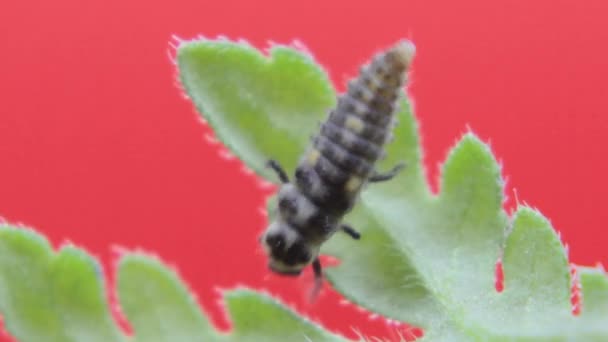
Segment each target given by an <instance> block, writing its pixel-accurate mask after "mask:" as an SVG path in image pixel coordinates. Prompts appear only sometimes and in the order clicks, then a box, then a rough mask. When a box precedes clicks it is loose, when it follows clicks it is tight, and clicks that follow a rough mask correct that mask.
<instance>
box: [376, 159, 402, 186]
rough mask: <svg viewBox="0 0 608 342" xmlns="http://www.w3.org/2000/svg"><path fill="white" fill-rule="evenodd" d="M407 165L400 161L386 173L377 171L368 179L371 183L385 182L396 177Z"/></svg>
mask: <svg viewBox="0 0 608 342" xmlns="http://www.w3.org/2000/svg"><path fill="white" fill-rule="evenodd" d="M404 167H405V164H404V163H399V164H397V165H395V167H393V168H392V169H391V170H390V171H388V172H386V173H378V172H375V173H374V174H373V175H372V176H371V177H369V179H368V181H369V182H370V183H377V182H384V181H387V180H390V179H392V178H393V177H395V176H396V175H397V174H398V173H399V172H400V171H401V170H403V168H404Z"/></svg>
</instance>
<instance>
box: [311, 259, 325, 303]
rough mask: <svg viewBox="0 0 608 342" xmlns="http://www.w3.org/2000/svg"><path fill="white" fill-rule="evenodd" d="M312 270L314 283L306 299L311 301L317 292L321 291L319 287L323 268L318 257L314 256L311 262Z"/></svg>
mask: <svg viewBox="0 0 608 342" xmlns="http://www.w3.org/2000/svg"><path fill="white" fill-rule="evenodd" d="M312 271H313V273H314V275H315V284H314V286H313V288H312V289H311V291H310V293H309V296H308V300H309V301H310V302H311V303H312V302H314V301H315V300H316V299H317V297H318V296H319V292H321V287H322V286H323V269H322V268H321V261H320V260H319V258H315V260H314V261H313V262H312Z"/></svg>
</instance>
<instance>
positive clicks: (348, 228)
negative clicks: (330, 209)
mask: <svg viewBox="0 0 608 342" xmlns="http://www.w3.org/2000/svg"><path fill="white" fill-rule="evenodd" d="M340 229H342V231H343V232H345V233H346V234H348V235H350V237H352V238H353V239H355V240H359V239H360V238H361V233H359V232H358V231H356V230H355V229H353V227H351V226H349V225H347V224H342V225H341V226H340Z"/></svg>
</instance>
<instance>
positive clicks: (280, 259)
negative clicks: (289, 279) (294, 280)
mask: <svg viewBox="0 0 608 342" xmlns="http://www.w3.org/2000/svg"><path fill="white" fill-rule="evenodd" d="M260 240H261V241H260V242H261V243H262V246H263V247H264V250H265V251H266V253H267V254H268V257H269V262H268V267H269V268H270V270H272V271H273V272H275V273H279V274H283V275H293V276H296V275H299V274H300V273H301V272H302V270H303V269H304V267H306V266H307V265H308V264H310V263H311V262H312V260H313V259H314V258H315V257H316V255H317V253H318V249H316V250H315V248H311V245H310V244H309V243H307V241H306V240H305V239H303V238H302V236H301V234H300V233H299V232H298V231H297V230H296V228H295V227H293V226H291V225H290V224H289V223H287V222H285V221H283V220H282V218H281V215H280V214H279V215H278V217H277V220H276V221H274V222H272V223H271V224H270V226H269V227H268V229H267V230H266V232H265V233H264V235H262V237H261V239H260Z"/></svg>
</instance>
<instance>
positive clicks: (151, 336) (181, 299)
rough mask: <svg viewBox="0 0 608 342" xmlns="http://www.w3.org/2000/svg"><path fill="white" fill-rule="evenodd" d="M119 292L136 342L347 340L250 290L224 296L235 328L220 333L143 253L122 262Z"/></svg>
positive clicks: (172, 279)
mask: <svg viewBox="0 0 608 342" xmlns="http://www.w3.org/2000/svg"><path fill="white" fill-rule="evenodd" d="M118 291H119V296H120V299H121V300H120V302H121V304H122V306H123V310H124V312H125V314H126V316H127V318H128V319H129V321H130V322H131V324H132V325H133V328H134V330H135V340H136V341H146V342H165V341H166V342H174V341H177V342H179V341H184V342H190V341H193V342H195V341H239V342H240V341H270V342H272V341H308V340H312V341H344V339H342V338H340V337H338V336H337V335H333V334H330V333H327V332H325V331H323V330H322V329H321V328H320V327H318V326H317V325H315V324H313V323H311V322H309V321H307V320H306V319H304V318H302V317H299V316H298V315H296V314H295V313H293V312H292V311H291V310H289V309H287V308H286V307H285V306H283V305H281V304H280V303H278V302H277V301H276V300H273V299H271V298H270V297H268V296H266V295H263V294H259V293H256V292H253V291H251V290H247V289H237V290H233V291H228V292H226V293H225V294H224V298H225V301H226V306H227V312H228V314H229V316H230V317H231V319H232V323H233V328H232V331H231V332H229V333H219V332H217V331H215V330H214V329H213V327H212V326H211V324H209V322H208V321H207V319H206V318H205V316H203V315H202V314H201V312H200V309H199V308H198V306H197V304H196V301H195V300H194V299H193V298H192V296H191V295H190V294H189V292H188V289H187V288H186V287H185V286H184V285H183V284H182V283H181V282H180V280H179V278H178V277H177V275H176V274H175V273H174V272H173V271H171V270H169V269H167V267H166V266H163V265H162V264H161V263H160V262H159V261H158V260H156V259H154V258H152V257H148V256H145V255H140V254H135V255H128V256H126V257H124V258H123V259H122V261H121V263H120V265H119V270H118ZM307 339H308V340H307Z"/></svg>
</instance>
